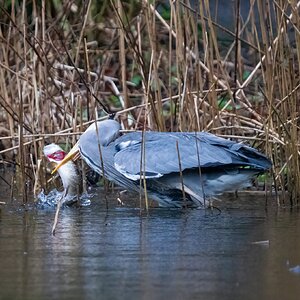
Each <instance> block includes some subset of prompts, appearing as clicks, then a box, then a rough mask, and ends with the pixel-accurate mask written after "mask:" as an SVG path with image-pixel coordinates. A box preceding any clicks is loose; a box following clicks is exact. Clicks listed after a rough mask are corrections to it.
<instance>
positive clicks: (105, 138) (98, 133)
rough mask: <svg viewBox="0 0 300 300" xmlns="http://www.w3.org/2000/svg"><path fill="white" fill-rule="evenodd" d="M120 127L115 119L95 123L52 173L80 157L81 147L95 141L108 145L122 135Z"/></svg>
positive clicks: (104, 145)
mask: <svg viewBox="0 0 300 300" xmlns="http://www.w3.org/2000/svg"><path fill="white" fill-rule="evenodd" d="M120 129H121V126H120V123H118V122H117V121H115V120H105V121H100V122H97V123H96V122H95V123H93V124H92V125H90V126H89V127H88V129H87V130H86V131H85V132H84V133H83V134H82V136H81V137H80V139H79V141H78V142H77V143H76V144H75V145H74V147H73V148H72V149H71V150H70V152H69V153H68V154H67V155H66V156H65V157H64V159H63V160H62V161H61V162H60V163H59V164H58V165H57V166H56V167H55V169H54V170H53V171H52V174H53V173H55V172H56V171H57V170H58V169H59V168H60V167H61V166H62V165H64V164H65V163H67V162H68V161H70V160H71V159H74V158H78V157H79V156H80V152H79V150H80V148H82V149H84V148H85V147H86V148H88V147H90V145H92V144H95V143H96V144H99V145H100V146H103V147H106V146H108V145H109V144H110V143H111V142H113V141H114V140H115V139H116V138H117V137H118V136H119V135H120Z"/></svg>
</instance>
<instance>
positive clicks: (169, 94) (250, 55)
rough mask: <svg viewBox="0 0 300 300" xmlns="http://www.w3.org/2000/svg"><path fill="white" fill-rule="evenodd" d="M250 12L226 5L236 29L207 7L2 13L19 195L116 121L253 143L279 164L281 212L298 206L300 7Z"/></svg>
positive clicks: (76, 7)
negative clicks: (97, 124)
mask: <svg viewBox="0 0 300 300" xmlns="http://www.w3.org/2000/svg"><path fill="white" fill-rule="evenodd" d="M220 2H222V1H219V3H220ZM243 2H244V1H241V2H240V1H239V0H236V1H235V2H231V1H226V3H227V6H230V5H232V8H231V9H232V11H235V13H234V19H233V20H232V26H231V27H227V28H225V26H224V25H223V24H219V21H218V20H219V19H218V18H217V14H215V13H214V12H218V13H219V14H222V11H220V10H218V7H217V5H216V7H212V2H211V1H208V0H201V1H194V2H193V3H190V2H189V1H170V2H169V3H168V2H167V1H164V2H163V4H162V3H160V2H158V1H157V2H150V1H146V0H143V1H133V0H131V1H129V0H128V1H113V0H111V1H100V2H99V1H94V0H93V1H92V0H89V1H85V2H83V1H54V0H53V1H45V0H41V1H37V0H32V1H17V0H16V1H4V4H0V16H1V25H0V41H1V43H0V47H1V48H0V129H1V131H0V132H1V138H0V141H1V144H0V146H1V147H2V149H1V150H0V154H1V156H2V163H3V164H13V165H15V166H16V168H17V170H19V171H18V173H17V174H19V175H20V176H17V177H18V179H19V181H20V183H21V184H20V185H19V186H20V187H21V191H20V192H21V193H22V194H23V195H25V194H26V190H27V189H28V187H27V185H28V184H27V183H29V185H30V184H31V185H33V183H34V182H36V181H37V178H39V180H40V181H41V183H40V184H35V187H36V188H37V189H38V188H39V187H40V185H42V186H43V185H44V184H45V180H44V179H43V178H44V177H45V170H44V169H43V167H42V166H44V165H45V164H43V163H41V159H42V156H43V155H42V149H43V146H44V144H45V143H47V142H57V143H61V144H63V145H64V146H65V147H66V148H68V147H69V145H70V144H73V143H74V142H75V140H76V139H77V138H78V136H77V134H80V132H81V131H83V130H84V129H85V126H86V125H87V124H88V122H89V121H92V120H94V119H95V118H100V117H105V116H106V115H107V113H112V112H118V115H119V119H120V121H121V122H122V123H123V124H124V127H125V128H128V129H152V130H160V131H168V130H172V131H198V130H205V131H209V132H212V133H215V134H217V135H220V136H224V137H228V138H233V139H236V140H238V141H245V142H248V143H250V144H251V145H253V146H254V147H257V148H259V149H260V150H261V151H262V152H265V153H266V154H267V155H268V156H269V157H271V158H272V160H273V169H272V172H271V174H270V177H271V180H272V182H273V186H274V187H275V189H276V191H278V193H277V203H278V204H279V205H282V204H293V205H295V204H297V202H298V200H297V199H299V193H300V168H299V142H298V136H299V101H297V99H298V98H299V86H300V82H299V58H300V35H299V34H300V32H299V28H300V19H299V6H300V2H298V1H295V0H294V1H283V0H278V1H274V0H265V1H263V0H252V1H250V3H251V5H250V9H249V12H248V15H247V16H243V18H242V17H241V14H240V13H239V10H240V8H242V6H243ZM195 3H196V4H195ZM216 3H218V1H217V2H216ZM25 183H26V185H25ZM266 189H269V190H270V189H272V187H271V185H270V183H269V184H267V185H266ZM279 191H280V193H279ZM24 201H26V197H25V196H24Z"/></svg>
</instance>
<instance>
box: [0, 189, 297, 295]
mask: <svg viewBox="0 0 300 300" xmlns="http://www.w3.org/2000/svg"><path fill="white" fill-rule="evenodd" d="M112 197H113V199H114V202H112V200H111V199H109V203H110V206H109V207H110V208H109V210H108V211H107V210H106V209H105V200H104V199H103V197H101V195H95V197H94V199H93V200H92V204H91V205H90V206H88V207H80V208H76V207H71V208H68V207H66V208H64V209H63V210H62V211H61V214H60V219H59V223H58V227H57V233H56V235H55V236H51V234H50V233H51V226H52V222H53V217H54V213H55V211H54V208H50V209H29V210H27V211H26V210H25V209H16V208H15V207H14V208H11V205H9V204H7V205H6V206H5V207H4V208H3V207H2V210H1V214H0V266H1V269H0V299H30V300H32V299H166V298H167V297H169V298H170V299H200V298H201V299H275V300H276V299H298V297H299V294H300V276H299V274H298V273H297V272H290V268H292V267H294V266H297V265H300V251H299V249H300V232H299V231H300V218H299V212H298V211H296V210H288V209H286V210H284V209H276V208H272V207H268V209H266V208H265V200H264V199H255V202H254V199H253V198H254V197H251V198H250V199H249V198H248V199H238V200H235V201H234V202H232V201H231V200H230V199H229V200H228V201H226V202H225V205H223V208H222V210H221V213H218V212H217V211H213V212H211V211H208V210H206V211H205V210H187V211H184V210H176V209H173V210H167V209H158V208H156V209H152V210H150V211H149V214H148V215H147V214H145V213H143V214H142V215H140V211H139V209H135V208H128V207H126V208H121V207H117V206H114V205H113V204H112V203H115V197H116V196H112ZM256 198H257V197H256ZM1 200H2V199H0V201H1ZM237 203H239V205H237ZM263 241H265V243H260V242H263ZM266 241H267V242H266Z"/></svg>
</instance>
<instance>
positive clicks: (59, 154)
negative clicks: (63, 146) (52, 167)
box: [48, 150, 66, 161]
mask: <svg viewBox="0 0 300 300" xmlns="http://www.w3.org/2000/svg"><path fill="white" fill-rule="evenodd" d="M65 156H66V153H65V152H64V151H62V150H59V151H56V152H54V153H51V154H49V155H48V158H49V159H53V160H56V161H61V160H63V159H64V158H65Z"/></svg>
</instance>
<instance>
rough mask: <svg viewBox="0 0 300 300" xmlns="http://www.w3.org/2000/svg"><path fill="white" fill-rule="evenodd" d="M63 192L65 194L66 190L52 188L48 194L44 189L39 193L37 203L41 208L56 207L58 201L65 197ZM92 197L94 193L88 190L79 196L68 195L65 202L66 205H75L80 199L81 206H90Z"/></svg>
mask: <svg viewBox="0 0 300 300" xmlns="http://www.w3.org/2000/svg"><path fill="white" fill-rule="evenodd" d="M63 194H64V192H60V191H58V190H57V189H53V190H51V191H50V192H49V193H48V194H46V193H45V191H44V190H42V191H41V192H40V193H39V194H38V195H37V199H36V205H37V207H39V208H51V207H55V206H56V205H57V203H58V201H59V200H60V199H61V198H62V197H63ZM92 197H93V194H89V193H87V192H84V193H82V194H81V195H80V196H79V197H78V196H69V195H67V196H66V197H65V198H64V201H63V203H64V204H66V205H73V204H75V203H78V201H79V206H89V205H91V198H92Z"/></svg>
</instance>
